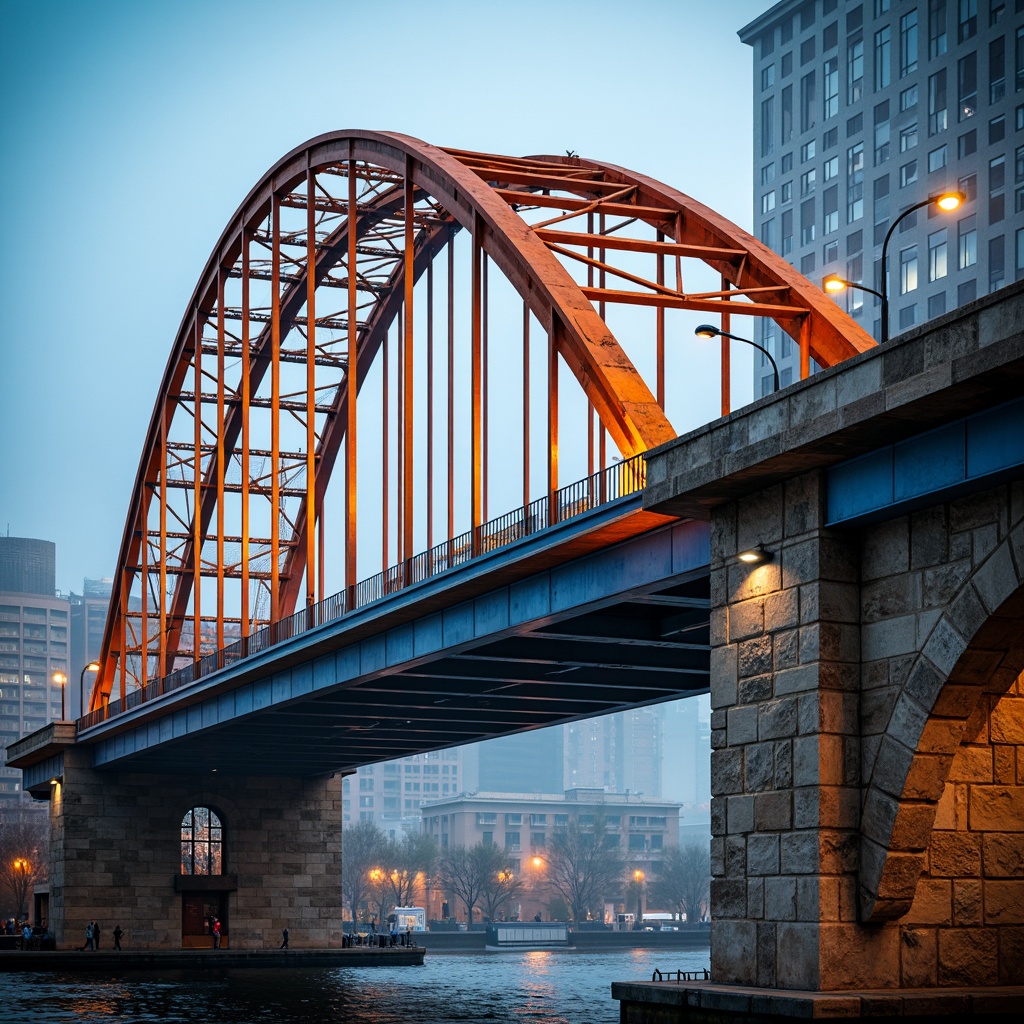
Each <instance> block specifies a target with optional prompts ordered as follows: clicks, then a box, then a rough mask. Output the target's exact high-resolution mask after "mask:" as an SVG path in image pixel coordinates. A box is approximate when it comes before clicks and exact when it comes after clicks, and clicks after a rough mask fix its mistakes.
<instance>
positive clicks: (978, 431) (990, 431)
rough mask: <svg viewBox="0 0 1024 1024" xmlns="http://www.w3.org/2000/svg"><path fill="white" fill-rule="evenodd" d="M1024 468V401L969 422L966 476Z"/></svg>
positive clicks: (973, 417) (972, 418)
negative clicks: (1015, 467)
mask: <svg viewBox="0 0 1024 1024" xmlns="http://www.w3.org/2000/svg"><path fill="white" fill-rule="evenodd" d="M1021 465H1024V398H1022V399H1018V400H1017V401H1015V402H1008V403H1007V404H1006V405H1000V406H998V407H997V408H995V409H989V410H988V411H987V412H983V413H979V414H978V415H977V416H972V417H970V419H968V421H967V473H968V475H969V476H972V477H975V476H982V475H984V474H985V473H998V472H1000V471H1001V470H1004V469H1010V468H1012V467H1014V466H1021Z"/></svg>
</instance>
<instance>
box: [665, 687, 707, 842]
mask: <svg viewBox="0 0 1024 1024" xmlns="http://www.w3.org/2000/svg"><path fill="white" fill-rule="evenodd" d="M662 707H663V708H664V712H665V717H664V746H665V756H664V759H663V762H662V786H663V794H662V795H663V796H664V797H665V799H666V800H675V801H678V802H679V803H680V804H681V805H682V809H681V811H680V818H679V830H680V842H682V843H684V844H685V843H687V842H699V841H704V840H708V841H710V839H711V701H710V698H709V697H708V696H707V695H706V694H704V695H702V696H700V697H687V698H685V699H684V700H677V701H672V702H671V703H669V704H664V705H662Z"/></svg>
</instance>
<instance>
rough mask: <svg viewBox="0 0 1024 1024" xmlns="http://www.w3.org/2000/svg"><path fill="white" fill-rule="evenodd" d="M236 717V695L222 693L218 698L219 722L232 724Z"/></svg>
mask: <svg viewBox="0 0 1024 1024" xmlns="http://www.w3.org/2000/svg"><path fill="white" fill-rule="evenodd" d="M234 717H235V695H234V693H222V694H221V695H220V696H219V697H218V698H217V721H218V722H230V721H231V719H232V718H234Z"/></svg>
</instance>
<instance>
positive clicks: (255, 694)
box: [252, 679, 273, 711]
mask: <svg viewBox="0 0 1024 1024" xmlns="http://www.w3.org/2000/svg"><path fill="white" fill-rule="evenodd" d="M271 703H273V693H272V688H271V680H270V679H257V680H256V681H255V682H254V683H253V684H252V709H253V711H262V710H263V708H268V707H270V705H271Z"/></svg>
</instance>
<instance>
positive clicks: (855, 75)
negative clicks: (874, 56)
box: [846, 32, 864, 104]
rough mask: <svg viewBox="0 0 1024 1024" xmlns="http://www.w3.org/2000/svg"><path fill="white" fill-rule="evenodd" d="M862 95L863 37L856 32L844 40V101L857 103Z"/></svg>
mask: <svg viewBox="0 0 1024 1024" xmlns="http://www.w3.org/2000/svg"><path fill="white" fill-rule="evenodd" d="M863 95H864V38H863V37H862V36H861V34H860V33H859V32H858V33H857V35H856V37H855V38H852V39H848V40H847V41H846V102H847V103H848V104H852V103H857V102H859V101H860V99H861V97H862V96H863Z"/></svg>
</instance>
